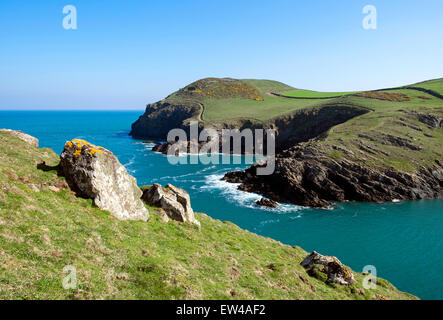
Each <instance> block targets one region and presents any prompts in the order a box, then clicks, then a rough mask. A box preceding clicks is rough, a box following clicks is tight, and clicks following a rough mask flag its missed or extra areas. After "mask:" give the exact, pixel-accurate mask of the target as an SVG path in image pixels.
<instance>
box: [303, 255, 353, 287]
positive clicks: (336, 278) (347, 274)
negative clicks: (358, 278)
mask: <svg viewBox="0 0 443 320" xmlns="http://www.w3.org/2000/svg"><path fill="white" fill-rule="evenodd" d="M300 265H301V266H302V267H303V268H305V269H306V270H308V273H309V274H312V271H313V270H314V269H315V268H316V266H318V265H320V266H324V268H323V270H321V272H323V273H325V274H326V276H327V280H326V282H327V283H337V284H339V285H342V286H347V285H351V284H353V283H354V282H355V280H354V275H353V274H352V272H351V271H349V270H348V269H347V268H346V267H345V266H344V265H343V264H342V263H341V262H340V260H338V259H337V258H336V257H331V256H323V255H321V254H319V253H317V252H315V251H314V252H311V253H310V254H309V255H308V256H306V258H305V259H304V260H303V261H302V262H301V263H300Z"/></svg>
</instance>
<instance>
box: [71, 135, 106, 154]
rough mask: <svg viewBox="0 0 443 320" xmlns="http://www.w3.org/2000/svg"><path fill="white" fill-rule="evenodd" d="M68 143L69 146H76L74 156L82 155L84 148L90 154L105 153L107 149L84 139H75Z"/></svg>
mask: <svg viewBox="0 0 443 320" xmlns="http://www.w3.org/2000/svg"><path fill="white" fill-rule="evenodd" d="M66 145H67V146H68V147H69V148H75V151H74V156H80V155H81V154H82V151H83V150H85V151H87V152H88V153H89V155H90V156H94V155H95V154H97V153H104V152H105V151H106V149H105V148H103V147H99V146H96V145H93V144H92V143H89V142H88V141H86V140H83V139H73V140H72V141H68V142H66Z"/></svg>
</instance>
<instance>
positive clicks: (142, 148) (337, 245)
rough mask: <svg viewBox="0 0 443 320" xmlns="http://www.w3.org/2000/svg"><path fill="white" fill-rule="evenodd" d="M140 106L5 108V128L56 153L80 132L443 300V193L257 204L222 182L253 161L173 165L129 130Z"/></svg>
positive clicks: (263, 225) (292, 238)
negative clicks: (375, 200)
mask: <svg viewBox="0 0 443 320" xmlns="http://www.w3.org/2000/svg"><path fill="white" fill-rule="evenodd" d="M141 113H142V112H141V111H140V112H93V111H91V112H80V111H72V112H71V111H64V112H62V111H60V112H58V111H0V128H10V129H17V130H23V131H25V132H27V133H29V134H31V135H33V136H35V137H37V138H39V139H40V146H41V147H49V148H52V149H54V151H56V152H57V153H60V152H61V150H62V149H63V145H64V143H65V141H67V140H70V139H73V138H82V139H86V140H89V141H90V142H92V143H95V144H98V145H102V146H104V147H105V148H107V149H109V150H111V151H112V152H114V153H115V154H116V155H117V156H118V157H119V159H120V162H121V163H122V164H124V165H125V166H126V168H127V169H128V171H129V172H130V173H131V174H132V175H134V176H135V177H136V178H137V180H138V183H139V184H140V185H143V184H152V183H154V182H158V183H161V184H166V183H168V182H169V183H172V184H174V185H176V186H179V187H182V188H184V189H186V190H187V191H188V192H189V193H190V195H191V200H192V206H193V208H194V210H195V211H199V212H205V213H206V214H208V215H210V216H212V217H213V218H216V219H221V220H229V221H232V222H234V223H235V224H237V225H239V226H240V227H242V228H244V229H247V230H249V231H251V232H255V233H258V234H261V235H263V236H267V237H271V238H274V239H276V240H279V241H281V242H283V243H286V244H289V245H295V244H296V245H298V246H301V247H302V248H304V249H305V250H307V251H311V250H316V251H318V252H320V253H322V254H327V255H335V256H337V257H338V258H339V259H340V260H341V261H342V262H343V263H345V264H347V265H349V266H350V267H352V268H353V269H354V270H355V271H362V269H363V267H364V266H366V265H374V266H375V267H376V268H377V275H378V276H380V277H383V278H386V279H388V280H389V281H390V282H392V283H393V284H394V285H395V286H397V288H399V289H400V290H403V291H407V292H410V293H412V294H415V295H417V296H419V297H420V298H422V299H443V289H442V286H443V273H442V270H443V199H438V200H426V201H405V202H398V203H385V204H370V203H346V204H339V205H337V207H336V208H335V209H334V210H314V209H309V208H301V207H297V206H293V205H283V206H281V207H280V208H278V209H273V210H266V209H261V208H258V207H256V206H255V205H254V201H255V200H256V199H258V198H259V196H257V195H254V194H248V193H244V192H241V191H238V190H237V189H236V185H233V184H228V183H225V182H222V181H220V178H221V177H222V176H223V174H224V173H225V172H227V171H231V170H238V169H242V168H245V167H247V165H246V164H240V165H222V164H219V165H202V164H198V165H191V164H188V165H171V164H169V162H168V161H167V157H166V156H163V155H161V154H157V153H153V152H152V151H151V150H150V149H151V148H152V146H153V145H152V144H143V143H142V142H141V141H138V140H133V139H132V138H131V137H129V136H128V133H129V128H130V125H131V123H132V122H134V121H135V120H136V119H137V118H138V116H139V115H140V114H141ZM241 159H243V160H244V158H241ZM203 232H204V230H203Z"/></svg>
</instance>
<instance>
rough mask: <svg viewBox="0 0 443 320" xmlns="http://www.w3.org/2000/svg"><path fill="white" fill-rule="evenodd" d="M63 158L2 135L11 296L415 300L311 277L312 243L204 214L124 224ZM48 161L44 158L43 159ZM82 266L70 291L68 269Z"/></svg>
mask: <svg viewBox="0 0 443 320" xmlns="http://www.w3.org/2000/svg"><path fill="white" fill-rule="evenodd" d="M59 161H60V158H59V156H58V155H56V154H55V153H54V152H53V151H52V150H50V149H38V148H36V147H33V146H30V145H28V144H27V143H25V142H23V141H21V140H19V139H17V138H15V137H12V136H9V135H7V134H4V133H0V188H1V190H2V192H1V193H0V298H1V299H415V297H414V296H412V295H409V294H406V293H403V292H400V291H398V290H397V289H396V288H394V287H393V286H392V285H391V284H390V283H389V282H388V281H386V280H383V279H378V280H377V283H378V287H377V289H375V290H368V289H364V288H363V287H362V280H363V278H364V275H362V274H360V273H357V272H353V273H354V276H355V279H356V283H355V284H354V285H351V286H339V285H335V284H326V283H325V278H324V277H325V275H324V274H322V273H321V272H317V273H316V274H314V276H310V275H308V274H307V272H306V270H304V269H303V267H301V266H300V262H301V261H302V260H303V259H304V257H305V256H306V255H307V252H305V251H304V250H303V249H301V248H299V247H297V246H294V247H290V246H287V245H283V244H282V243H280V242H277V241H274V240H271V239H269V238H264V237H261V236H258V235H256V234H253V233H250V232H248V231H245V230H242V229H240V228H239V227H237V226H235V225H234V224H232V223H230V222H224V221H219V220H214V219H212V218H210V217H208V216H207V215H205V214H203V213H200V214H197V215H196V218H197V219H198V220H199V221H200V222H201V230H199V229H198V228H197V227H196V226H194V225H190V224H183V223H179V222H175V221H170V222H168V223H166V222H164V221H162V219H161V218H160V216H159V215H157V214H156V213H155V212H156V210H158V209H157V208H155V207H148V208H149V210H150V213H151V217H150V219H149V220H148V221H147V222H146V221H121V220H118V219H116V218H115V217H113V216H112V215H110V214H109V213H108V212H106V211H102V210H100V209H98V208H97V207H94V206H93V205H92V201H91V200H90V199H83V198H79V197H76V196H75V194H74V193H73V192H72V191H70V190H69V188H68V186H67V183H66V181H65V179H64V178H63V177H59V176H58V174H57V166H58V164H59ZM43 162H44V163H43ZM66 266H73V267H75V268H76V270H77V283H78V286H77V288H76V289H63V287H62V280H63V278H64V277H65V276H66V275H67V273H64V272H63V270H64V268H65V267H66Z"/></svg>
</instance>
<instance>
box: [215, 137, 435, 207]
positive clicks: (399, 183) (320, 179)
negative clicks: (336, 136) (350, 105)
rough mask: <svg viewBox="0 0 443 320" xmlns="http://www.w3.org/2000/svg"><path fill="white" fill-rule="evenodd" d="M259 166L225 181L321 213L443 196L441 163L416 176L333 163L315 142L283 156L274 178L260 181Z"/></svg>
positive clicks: (263, 177) (241, 188)
mask: <svg viewBox="0 0 443 320" xmlns="http://www.w3.org/2000/svg"><path fill="white" fill-rule="evenodd" d="M258 166H259V165H258V164H254V165H253V166H251V167H250V168H248V169H247V170H245V171H236V172H229V173H227V174H225V176H224V177H223V180H225V181H228V182H232V183H240V185H239V189H240V190H243V191H248V192H253V193H258V194H262V195H264V196H266V197H268V198H270V199H272V200H274V201H278V202H289V203H294V204H297V205H302V206H309V207H317V208H327V207H329V206H331V205H332V203H333V202H344V201H362V202H386V201H393V200H396V199H398V200H418V199H432V198H441V197H443V166H442V164H441V163H440V162H439V161H438V160H436V162H435V164H434V166H432V167H430V168H425V167H422V168H421V169H420V170H419V171H418V172H417V173H416V174H410V173H407V172H401V171H398V170H394V169H392V168H386V169H384V170H383V169H379V170H376V169H371V168H368V167H366V166H364V165H362V164H359V163H357V162H354V161H351V160H348V159H343V160H335V159H332V158H331V157H330V156H328V155H327V154H325V153H322V152H321V151H319V150H317V146H316V145H315V142H313V141H311V142H308V143H302V144H299V145H297V146H295V147H293V148H291V149H289V150H287V151H285V152H283V153H281V154H279V155H278V156H277V158H276V164H275V166H276V169H275V172H274V173H273V174H272V175H269V176H258V175H257V174H256V169H257V167H258Z"/></svg>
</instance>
